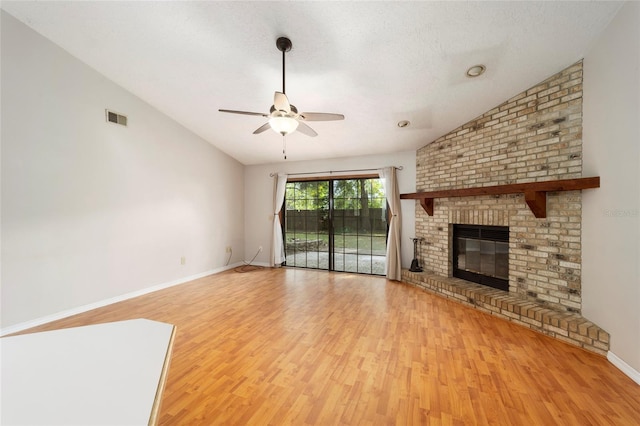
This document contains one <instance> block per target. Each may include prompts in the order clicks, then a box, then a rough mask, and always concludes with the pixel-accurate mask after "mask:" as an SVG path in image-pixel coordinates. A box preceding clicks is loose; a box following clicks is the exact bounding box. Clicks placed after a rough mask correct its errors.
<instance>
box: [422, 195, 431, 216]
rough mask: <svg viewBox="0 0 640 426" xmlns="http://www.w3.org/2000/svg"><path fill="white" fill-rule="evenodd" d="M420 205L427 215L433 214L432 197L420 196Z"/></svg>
mask: <svg viewBox="0 0 640 426" xmlns="http://www.w3.org/2000/svg"><path fill="white" fill-rule="evenodd" d="M420 205H421V206H422V208H423V209H424V211H425V212H427V214H428V215H429V216H433V198H420Z"/></svg>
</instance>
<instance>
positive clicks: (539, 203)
mask: <svg viewBox="0 0 640 426" xmlns="http://www.w3.org/2000/svg"><path fill="white" fill-rule="evenodd" d="M524 201H525V202H526V203H527V205H528V206H529V208H530V209H531V211H532V212H533V215H534V216H535V217H537V218H538V219H540V218H545V217H547V192H546V191H525V192H524Z"/></svg>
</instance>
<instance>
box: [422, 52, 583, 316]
mask: <svg viewBox="0 0 640 426" xmlns="http://www.w3.org/2000/svg"><path fill="white" fill-rule="evenodd" d="M416 163H417V164H416V166H417V167H416V187H417V188H416V189H417V191H435V190H441V189H459V188H474V187H482V186H492V185H504V184H512V183H525V182H539V181H548V180H557V179H569V178H578V177H582V61H580V62H578V63H576V64H574V65H572V66H570V67H569V68H567V69H565V70H563V71H561V72H560V73H558V74H556V75H554V76H552V77H550V78H548V79H547V80H545V81H543V82H541V83H540V84H537V85H536V86H534V87H532V88H530V89H529V90H527V91H525V92H522V93H520V94H518V95H516V96H514V97H513V98H511V99H509V100H507V101H506V102H504V103H503V104H501V105H499V106H497V107H495V108H493V109H492V110H490V111H488V112H486V113H485V114H483V115H481V116H480V117H478V118H476V119H474V120H472V121H470V122H468V123H466V124H464V125H462V126H460V127H458V128H457V129H455V130H453V131H451V132H450V133H448V134H446V135H444V136H442V137H440V138H438V139H436V140H435V141H433V142H432V143H430V144H428V145H426V146H424V147H422V148H420V149H419V150H418V151H417V159H416ZM581 216H582V201H581V192H580V191H568V192H555V193H554V192H550V193H548V194H547V217H546V218H544V219H537V218H535V217H534V215H533V213H532V212H531V210H529V208H528V207H527V205H526V203H525V201H524V196H523V195H522V194H514V195H499V196H476V197H463V198H441V199H436V200H435V209H434V215H433V216H428V215H427V214H426V213H425V211H424V210H423V209H422V207H421V206H420V204H419V203H417V202H416V236H417V237H422V238H424V243H423V245H422V250H421V259H420V260H421V264H422V266H423V267H424V268H425V270H429V271H433V272H434V273H436V274H438V275H441V276H444V277H450V276H451V273H452V259H451V250H450V247H451V234H452V224H473V225H500V226H509V268H510V269H509V292H513V293H518V294H520V295H523V296H526V297H527V298H529V299H532V300H535V301H536V302H538V303H541V304H543V305H546V306H548V307H550V308H553V309H557V310H565V311H571V312H576V313H580V312H581V308H582V298H581V279H580V276H581V274H580V273H581V225H582V219H581Z"/></svg>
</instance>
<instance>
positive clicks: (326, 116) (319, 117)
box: [300, 112, 344, 121]
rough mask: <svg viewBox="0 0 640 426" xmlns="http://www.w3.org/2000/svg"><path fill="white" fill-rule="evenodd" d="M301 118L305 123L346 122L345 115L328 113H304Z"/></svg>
mask: <svg viewBox="0 0 640 426" xmlns="http://www.w3.org/2000/svg"><path fill="white" fill-rule="evenodd" d="M300 118H301V119H302V120H305V121H336V120H344V115H342V114H332V113H328V112H303V113H301V114H300Z"/></svg>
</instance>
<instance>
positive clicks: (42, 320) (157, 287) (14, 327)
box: [0, 262, 242, 336]
mask: <svg viewBox="0 0 640 426" xmlns="http://www.w3.org/2000/svg"><path fill="white" fill-rule="evenodd" d="M238 266H242V262H239V263H234V264H233V265H228V266H223V267H221V268H215V269H211V270H209V271H205V272H201V273H199V274H195V275H190V276H188V277H183V278H179V279H177V280H174V281H170V282H167V283H163V284H158V285H154V286H153V287H148V288H143V289H142V290H137V291H133V292H131V293H126V294H123V295H121V296H116V297H111V298H109V299H105V300H101V301H99V302H95V303H90V304H88V305H84V306H78V307H77V308H72V309H67V310H64V311H61V312H56V313H55V314H51V315H47V316H44V317H41V318H36V319H33V320H30V321H25V322H22V323H19V324H15V325H11V326H9V327H5V328H3V329H1V330H0V336H5V335H7V334H12V333H17V332H19V331H22V330H26V329H28V328H32V327H37V326H39V325H42V324H46V323H49V322H52V321H57V320H59V319H62V318H66V317H70V316H72V315H77V314H81V313H83V312H87V311H91V310H93V309H97V308H102V307H103V306H107V305H112V304H114V303H118V302H122V301H123V300H127V299H133V298H134V297H138V296H142V295H144V294H149V293H153V292H154V291H158V290H163V289H165V288H169V287H173V286H176V285H180V284H184V283H186V282H189V281H193V280H195V279H198V278H202V277H206V276H208V275H213V274H217V273H220V272H224V271H227V270H229V269H233V268H236V267H238Z"/></svg>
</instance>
